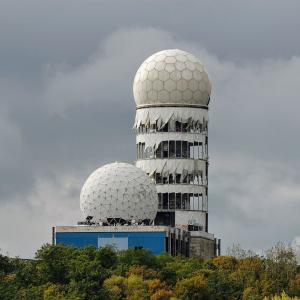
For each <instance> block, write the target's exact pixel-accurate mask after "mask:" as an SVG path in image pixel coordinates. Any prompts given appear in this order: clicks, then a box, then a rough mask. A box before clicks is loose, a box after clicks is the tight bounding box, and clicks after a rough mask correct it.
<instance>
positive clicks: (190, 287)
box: [175, 275, 210, 300]
mask: <svg viewBox="0 0 300 300" xmlns="http://www.w3.org/2000/svg"><path fill="white" fill-rule="evenodd" d="M175 293H176V295H177V296H178V297H179V298H180V299H189V300H202V299H203V300H204V299H209V294H210V291H209V287H208V285H207V280H206V279H205V278H204V276H203V275H197V276H194V277H190V278H184V279H182V280H180V281H178V282H177V283H176V286H175Z"/></svg>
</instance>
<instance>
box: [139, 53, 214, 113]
mask: <svg viewBox="0 0 300 300" xmlns="http://www.w3.org/2000/svg"><path fill="white" fill-rule="evenodd" d="M187 89H188V90H187ZM176 91H178V92H176ZM191 92H192V93H191ZM167 93H168V94H169V97H167V96H166V95H167ZM210 93H211V83H210V81H209V78H208V75H207V73H206V72H205V70H204V68H203V65H202V63H201V62H200V61H199V60H198V58H197V57H195V56H194V55H193V54H190V53H188V52H186V51H182V50H178V49H170V50H163V51H160V52H157V53H155V54H153V55H151V56H150V57H148V58H147V59H146V60H145V61H144V63H142V65H141V66H140V68H139V69H138V71H137V73H136V75H135V78H134V83H133V94H134V98H135V102H136V105H137V107H138V108H139V107H146V106H156V105H161V104H163V105H170V106H172V104H175V105H176V106H178V105H182V106H189V105H192V106H207V105H208V103H209V97H210ZM172 95H175V97H172ZM179 95H181V97H179Z"/></svg>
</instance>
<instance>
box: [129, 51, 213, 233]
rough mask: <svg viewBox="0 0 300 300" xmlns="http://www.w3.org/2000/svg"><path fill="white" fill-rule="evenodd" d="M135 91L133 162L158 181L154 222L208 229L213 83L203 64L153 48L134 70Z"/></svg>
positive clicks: (192, 57)
mask: <svg viewBox="0 0 300 300" xmlns="http://www.w3.org/2000/svg"><path fill="white" fill-rule="evenodd" d="M133 92H134V98H135V102H136V105H137V110H136V119H135V124H134V128H135V131H136V159H137V160H136V166H137V167H139V168H141V169H143V170H144V171H145V172H146V173H147V174H148V175H149V176H150V178H151V179H152V180H153V181H154V182H155V184H156V188H157V193H158V197H159V204H158V213H157V216H156V219H155V224H157V225H171V226H177V227H182V228H184V229H186V230H189V231H207V230H208V228H207V224H208V221H207V220H208V195H207V194H208V180H207V177H208V145H207V142H208V130H207V125H208V104H209V101H210V93H211V85H210V81H209V78H208V75H207V73H206V72H205V70H204V67H203V65H202V64H201V62H200V61H199V60H198V59H197V58H196V57H195V56H194V55H192V54H190V53H188V52H185V51H182V50H178V49H171V50H164V51H160V52H157V53H155V54H153V55H152V56H150V57H149V58H148V59H146V60H145V61H144V62H143V63H142V65H141V66H140V68H139V69H138V71H137V73H136V76H135V79H134V85H133Z"/></svg>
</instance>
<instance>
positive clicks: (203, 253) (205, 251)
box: [190, 235, 215, 260]
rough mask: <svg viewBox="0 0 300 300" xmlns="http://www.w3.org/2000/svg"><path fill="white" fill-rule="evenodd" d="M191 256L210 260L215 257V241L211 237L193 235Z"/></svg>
mask: <svg viewBox="0 0 300 300" xmlns="http://www.w3.org/2000/svg"><path fill="white" fill-rule="evenodd" d="M190 256H197V257H200V258H202V259H204V260H208V259H210V258H212V257H214V256H215V240H214V239H211V238H209V237H205V236H200V235H192V236H191V239H190Z"/></svg>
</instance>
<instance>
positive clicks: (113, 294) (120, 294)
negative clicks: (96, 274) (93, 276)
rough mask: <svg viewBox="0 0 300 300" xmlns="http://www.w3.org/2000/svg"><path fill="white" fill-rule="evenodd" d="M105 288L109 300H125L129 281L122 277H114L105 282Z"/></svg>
mask: <svg viewBox="0 0 300 300" xmlns="http://www.w3.org/2000/svg"><path fill="white" fill-rule="evenodd" d="M103 286H104V288H105V289H106V291H107V295H108V296H109V299H111V300H119V299H123V298H124V297H125V290H126V286H127V279H126V278H125V277H122V276H117V275H112V276H111V277H110V278H107V279H105V280H104V283H103Z"/></svg>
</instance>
